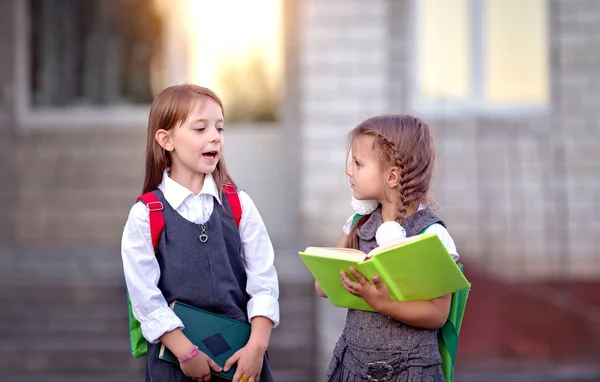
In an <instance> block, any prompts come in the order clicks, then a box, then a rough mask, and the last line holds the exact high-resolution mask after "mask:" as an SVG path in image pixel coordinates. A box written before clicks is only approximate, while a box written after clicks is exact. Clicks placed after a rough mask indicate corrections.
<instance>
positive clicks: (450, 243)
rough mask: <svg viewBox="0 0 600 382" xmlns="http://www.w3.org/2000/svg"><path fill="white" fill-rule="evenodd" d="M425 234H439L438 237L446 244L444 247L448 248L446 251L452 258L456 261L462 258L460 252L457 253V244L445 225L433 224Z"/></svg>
mask: <svg viewBox="0 0 600 382" xmlns="http://www.w3.org/2000/svg"><path fill="white" fill-rule="evenodd" d="M425 233H435V234H437V235H438V237H439V238H440V240H441V242H442V244H444V247H446V250H447V251H448V253H449V254H450V255H451V256H452V258H453V259H454V261H458V259H459V257H460V256H459V255H458V252H457V251H456V244H454V240H453V239H452V236H450V233H449V232H448V230H447V229H446V228H444V226H443V225H441V224H437V223H436V224H432V225H430V226H429V227H427V229H426V230H425Z"/></svg>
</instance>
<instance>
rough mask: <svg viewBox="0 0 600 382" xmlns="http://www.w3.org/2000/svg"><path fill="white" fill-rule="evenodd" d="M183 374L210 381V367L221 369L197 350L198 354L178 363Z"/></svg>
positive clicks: (194, 378)
mask: <svg viewBox="0 0 600 382" xmlns="http://www.w3.org/2000/svg"><path fill="white" fill-rule="evenodd" d="M179 367H180V368H181V371H182V372H183V374H185V375H186V376H187V377H188V378H191V379H193V380H196V381H210V369H213V370H214V371H216V372H219V371H221V366H219V365H217V363H216V362H215V361H213V360H212V359H210V358H209V357H208V356H207V355H206V354H204V353H203V352H201V351H199V350H198V354H197V355H196V356H194V357H192V358H190V359H187V360H186V361H184V362H180V363H179Z"/></svg>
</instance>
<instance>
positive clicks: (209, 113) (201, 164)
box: [157, 97, 225, 174]
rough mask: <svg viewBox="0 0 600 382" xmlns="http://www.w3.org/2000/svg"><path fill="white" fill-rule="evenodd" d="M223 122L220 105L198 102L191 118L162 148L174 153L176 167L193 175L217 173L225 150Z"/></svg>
mask: <svg viewBox="0 0 600 382" xmlns="http://www.w3.org/2000/svg"><path fill="white" fill-rule="evenodd" d="M223 123H224V120H223V110H222V109H221V107H220V106H219V104H218V103H217V102H215V101H214V100H213V99H211V98H208V97H206V98H204V99H202V100H200V101H198V102H196V104H195V105H194V106H193V107H192V110H191V112H190V114H189V115H188V117H187V119H186V120H185V121H184V122H183V123H181V124H180V125H177V126H175V127H173V128H172V129H171V130H169V131H168V132H167V134H166V135H164V138H163V139H164V140H163V141H162V142H163V144H161V146H163V147H164V148H165V149H166V150H168V151H170V152H171V166H172V168H177V171H178V172H189V173H192V174H197V173H203V174H207V173H210V172H213V171H214V170H215V168H216V167H217V163H218V162H219V158H220V157H221V154H222V152H223V148H224V143H225V142H224V137H223ZM157 139H158V140H159V139H160V138H159V136H158V133H157ZM160 142H161V141H160V140H159V143H160Z"/></svg>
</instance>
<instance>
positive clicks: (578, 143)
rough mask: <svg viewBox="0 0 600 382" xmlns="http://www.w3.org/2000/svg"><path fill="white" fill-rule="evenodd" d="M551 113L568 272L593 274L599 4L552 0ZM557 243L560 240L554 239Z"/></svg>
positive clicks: (598, 187)
mask: <svg viewBox="0 0 600 382" xmlns="http://www.w3.org/2000/svg"><path fill="white" fill-rule="evenodd" d="M550 4H551V9H552V10H553V14H552V18H551V26H552V28H551V36H552V46H551V53H552V56H551V57H552V65H553V71H554V76H553V82H552V86H553V92H554V94H553V106H554V108H553V114H552V120H553V122H554V129H555V132H556V142H557V146H558V150H557V151H558V153H557V155H558V156H559V157H560V159H561V160H562V161H564V165H562V166H559V167H558V168H556V175H557V179H556V181H557V183H558V184H560V185H561V186H560V187H558V190H557V192H558V193H559V196H560V199H559V200H560V201H561V202H562V205H561V206H560V210H559V213H558V217H559V219H560V220H561V222H562V223H563V224H564V226H565V227H568V229H567V232H566V233H563V234H561V236H559V238H560V239H563V244H562V245H563V246H564V250H563V251H564V253H567V254H568V256H567V257H568V259H567V261H566V262H565V263H566V265H567V266H568V267H569V269H570V271H571V272H573V273H576V274H582V275H594V276H598V274H599V273H600V272H599V271H598V269H599V268H600V264H599V260H598V251H599V250H600V236H599V235H598V231H599V230H600V218H599V216H600V215H599V212H600V177H598V174H600V152H599V151H598V144H599V142H600V109H599V108H598V104H599V101H600V65H598V63H599V62H600V48H599V47H600V3H598V2H596V1H592V0H575V1H566V0H560V1H558V0H552V1H551V2H550ZM557 245H560V244H558V243H557Z"/></svg>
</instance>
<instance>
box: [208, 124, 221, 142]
mask: <svg viewBox="0 0 600 382" xmlns="http://www.w3.org/2000/svg"><path fill="white" fill-rule="evenodd" d="M210 132H211V137H210V138H211V139H210V141H211V142H214V143H219V142H221V133H220V132H219V130H217V128H216V127H213V128H212V129H210Z"/></svg>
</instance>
